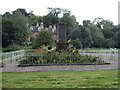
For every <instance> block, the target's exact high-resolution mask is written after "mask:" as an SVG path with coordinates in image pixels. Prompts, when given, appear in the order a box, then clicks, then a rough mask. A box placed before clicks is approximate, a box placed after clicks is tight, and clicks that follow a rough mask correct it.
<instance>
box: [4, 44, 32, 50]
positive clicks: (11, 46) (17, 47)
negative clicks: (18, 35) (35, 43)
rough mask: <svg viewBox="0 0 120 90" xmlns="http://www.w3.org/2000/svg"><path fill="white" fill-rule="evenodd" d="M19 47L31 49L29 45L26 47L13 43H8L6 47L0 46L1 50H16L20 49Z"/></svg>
mask: <svg viewBox="0 0 120 90" xmlns="http://www.w3.org/2000/svg"><path fill="white" fill-rule="evenodd" d="M21 49H31V46H27V47H26V46H20V45H17V44H14V45H9V46H8V47H6V48H2V51H3V52H10V51H16V50H21Z"/></svg>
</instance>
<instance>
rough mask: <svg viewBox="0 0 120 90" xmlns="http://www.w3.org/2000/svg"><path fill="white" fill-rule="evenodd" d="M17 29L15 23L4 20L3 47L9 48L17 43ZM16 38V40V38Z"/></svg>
mask: <svg viewBox="0 0 120 90" xmlns="http://www.w3.org/2000/svg"><path fill="white" fill-rule="evenodd" d="M16 32H17V28H16V27H14V25H13V23H11V21H10V20H8V19H4V18H3V22H2V47H7V46H9V45H13V44H14V43H17V42H16V41H18V40H17V37H16V34H15V33H16ZM15 37H16V38H15Z"/></svg>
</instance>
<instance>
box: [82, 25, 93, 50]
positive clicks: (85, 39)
mask: <svg viewBox="0 0 120 90" xmlns="http://www.w3.org/2000/svg"><path fill="white" fill-rule="evenodd" d="M80 30H81V40H82V44H83V47H84V48H85V47H92V43H93V40H92V36H91V31H90V29H88V28H86V27H83V26H80Z"/></svg>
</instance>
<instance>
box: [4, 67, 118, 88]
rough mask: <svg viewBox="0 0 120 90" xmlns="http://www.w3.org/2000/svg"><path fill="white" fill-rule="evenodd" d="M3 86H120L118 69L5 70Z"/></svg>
mask: <svg viewBox="0 0 120 90" xmlns="http://www.w3.org/2000/svg"><path fill="white" fill-rule="evenodd" d="M2 76H3V78H2V80H3V81H2V87H3V88H118V86H119V83H118V70H117V69H115V70H95V71H93V70H92V71H48V72H10V73H8V72H3V74H2Z"/></svg>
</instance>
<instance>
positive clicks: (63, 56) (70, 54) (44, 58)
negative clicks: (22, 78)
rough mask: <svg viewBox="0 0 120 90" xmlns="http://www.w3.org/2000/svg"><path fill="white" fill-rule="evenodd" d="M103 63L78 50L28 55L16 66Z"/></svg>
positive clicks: (99, 59) (98, 58)
mask: <svg viewBox="0 0 120 90" xmlns="http://www.w3.org/2000/svg"><path fill="white" fill-rule="evenodd" d="M104 62H105V61H104V60H103V59H101V58H100V57H98V56H93V55H84V54H81V53H79V52H78V50H72V51H71V50H70V49H68V50H61V51H58V52H55V51H54V52H43V53H40V54H29V55H26V57H25V58H24V59H23V60H21V61H19V65H18V66H29V65H30V66H31V65H70V64H100V63H104Z"/></svg>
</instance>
